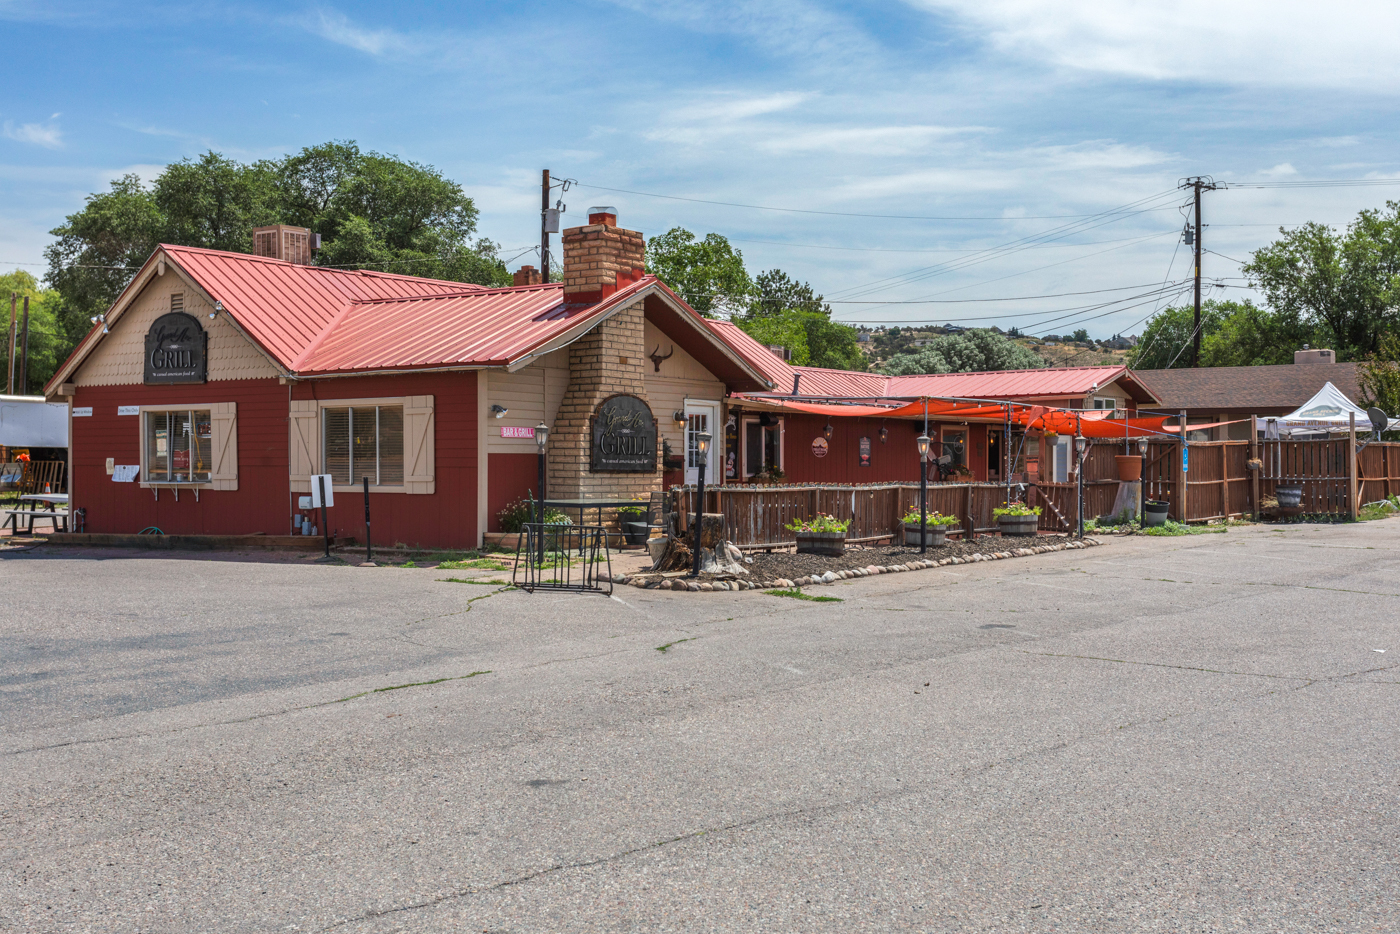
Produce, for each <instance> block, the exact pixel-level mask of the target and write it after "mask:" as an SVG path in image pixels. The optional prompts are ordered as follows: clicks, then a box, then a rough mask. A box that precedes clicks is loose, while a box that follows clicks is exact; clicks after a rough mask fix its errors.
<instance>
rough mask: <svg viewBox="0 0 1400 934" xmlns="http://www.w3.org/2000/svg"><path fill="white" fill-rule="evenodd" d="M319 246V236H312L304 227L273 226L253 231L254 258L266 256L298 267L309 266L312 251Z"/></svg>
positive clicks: (257, 228)
mask: <svg viewBox="0 0 1400 934" xmlns="http://www.w3.org/2000/svg"><path fill="white" fill-rule="evenodd" d="M313 238H314V243H313ZM320 246H321V236H320V234H313V233H312V232H311V231H309V230H307V229H306V228H305V227H289V226H288V225H286V224H274V225H273V226H271V227H256V228H254V229H253V255H254V256H266V257H269V258H271V259H280V260H283V261H285V262H288V263H296V264H297V265H299V266H308V265H310V264H311V253H312V251H313V250H316V249H319V248H320Z"/></svg>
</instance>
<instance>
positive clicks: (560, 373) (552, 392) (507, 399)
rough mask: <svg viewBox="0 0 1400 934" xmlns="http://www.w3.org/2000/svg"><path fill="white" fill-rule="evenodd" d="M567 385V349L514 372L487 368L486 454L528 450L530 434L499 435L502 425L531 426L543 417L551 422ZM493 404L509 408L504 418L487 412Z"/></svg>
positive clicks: (531, 447) (532, 448)
mask: <svg viewBox="0 0 1400 934" xmlns="http://www.w3.org/2000/svg"><path fill="white" fill-rule="evenodd" d="M568 385H569V352H568V351H567V350H556V351H555V352H554V353H551V354H546V355H545V356H543V357H541V358H540V359H539V361H538V362H536V363H532V364H530V365H529V366H527V367H525V368H524V369H522V370H518V371H516V372H515V373H507V372H506V371H505V370H488V371H487V377H486V394H487V398H486V407H487V410H488V411H487V418H486V450H487V453H488V454H512V453H514V454H529V453H531V452H533V451H535V450H537V449H536V447H535V441H534V439H533V438H502V437H501V429H502V428H504V427H507V426H509V427H512V428H533V427H535V426H536V425H538V424H539V423H540V422H541V421H543V422H544V423H545V424H546V425H549V426H550V427H553V426H554V419H555V416H556V415H557V414H558V412H559V403H560V402H561V401H562V400H563V398H564V392H565V390H566V389H568ZM492 405H503V406H505V407H506V408H507V409H509V410H510V411H509V412H507V413H506V415H505V417H503V418H493V417H491V415H490V408H491V406H492Z"/></svg>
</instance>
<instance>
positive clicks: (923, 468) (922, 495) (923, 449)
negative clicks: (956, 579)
mask: <svg viewBox="0 0 1400 934" xmlns="http://www.w3.org/2000/svg"><path fill="white" fill-rule="evenodd" d="M917 443H918V445H919V554H926V553H927V552H928V457H929V454H928V451H929V445H930V444H931V443H932V439H931V438H930V437H929V436H928V432H927V431H925V432H924V434H921V435H919V437H918V439H917Z"/></svg>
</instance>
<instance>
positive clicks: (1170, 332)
mask: <svg viewBox="0 0 1400 934" xmlns="http://www.w3.org/2000/svg"><path fill="white" fill-rule="evenodd" d="M1224 318H1225V312H1224V311H1223V310H1222V309H1221V307H1220V303H1219V302H1216V301H1207V302H1203V303H1202V304H1201V340H1202V344H1203V345H1204V342H1205V339H1206V338H1207V337H1209V336H1210V335H1211V334H1214V333H1215V332H1216V331H1218V330H1220V322H1221V321H1222V320H1224ZM1195 329H1196V328H1195V311H1194V309H1193V308H1192V307H1191V306H1189V305H1188V306H1177V305H1172V306H1169V307H1167V308H1163V309H1162V310H1161V311H1159V312H1157V314H1156V315H1154V316H1153V318H1152V320H1151V321H1149V322H1148V323H1147V327H1146V329H1144V330H1143V332H1142V338H1141V339H1140V340H1139V341H1138V345H1137V346H1136V347H1134V348H1133V349H1132V350H1130V351H1129V352H1128V365H1129V366H1131V367H1132V368H1133V369H1136V370H1166V369H1170V368H1172V367H1178V368H1179V367H1189V366H1190V365H1191V341H1192V335H1193V334H1194V332H1195Z"/></svg>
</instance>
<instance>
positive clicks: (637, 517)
mask: <svg viewBox="0 0 1400 934" xmlns="http://www.w3.org/2000/svg"><path fill="white" fill-rule="evenodd" d="M617 521H618V524H619V525H621V526H622V538H623V540H624V541H626V542H627V544H629V545H645V544H646V543H647V539H648V538H650V537H651V526H649V525H647V507H645V506H623V507H622V508H621V509H619V510H618V511H617Z"/></svg>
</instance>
